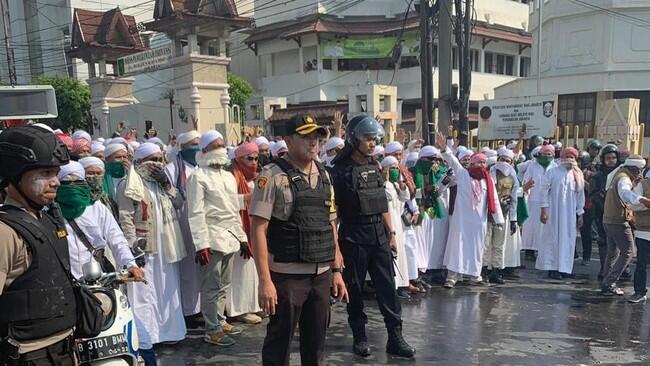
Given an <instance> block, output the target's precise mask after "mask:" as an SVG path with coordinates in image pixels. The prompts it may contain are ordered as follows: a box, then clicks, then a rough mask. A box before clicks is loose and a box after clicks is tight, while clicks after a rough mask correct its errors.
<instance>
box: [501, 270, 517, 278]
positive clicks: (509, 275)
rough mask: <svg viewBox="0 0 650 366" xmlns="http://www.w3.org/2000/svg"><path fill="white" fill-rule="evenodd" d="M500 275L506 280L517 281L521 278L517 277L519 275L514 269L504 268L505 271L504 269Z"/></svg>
mask: <svg viewBox="0 0 650 366" xmlns="http://www.w3.org/2000/svg"><path fill="white" fill-rule="evenodd" d="M501 275H502V276H503V278H504V279H506V280H518V279H520V278H521V276H519V273H517V270H516V269H514V268H506V269H504V270H503V271H502V272H501Z"/></svg>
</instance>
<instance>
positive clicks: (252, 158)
mask: <svg viewBox="0 0 650 366" xmlns="http://www.w3.org/2000/svg"><path fill="white" fill-rule="evenodd" d="M246 160H248V161H258V160H259V158H258V157H257V156H247V157H246Z"/></svg>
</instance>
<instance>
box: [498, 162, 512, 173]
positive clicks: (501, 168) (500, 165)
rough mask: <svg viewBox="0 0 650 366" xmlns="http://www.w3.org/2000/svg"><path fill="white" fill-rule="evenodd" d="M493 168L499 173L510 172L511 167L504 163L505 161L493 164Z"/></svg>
mask: <svg viewBox="0 0 650 366" xmlns="http://www.w3.org/2000/svg"><path fill="white" fill-rule="evenodd" d="M494 167H495V168H496V169H498V170H499V171H501V172H507V171H508V170H510V168H511V167H512V165H510V164H508V163H506V162H505V161H497V162H496V163H495V164H494Z"/></svg>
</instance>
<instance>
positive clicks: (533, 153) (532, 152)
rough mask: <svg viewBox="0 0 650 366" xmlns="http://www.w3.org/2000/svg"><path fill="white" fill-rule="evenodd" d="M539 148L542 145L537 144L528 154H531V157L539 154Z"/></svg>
mask: <svg viewBox="0 0 650 366" xmlns="http://www.w3.org/2000/svg"><path fill="white" fill-rule="evenodd" d="M541 149H542V145H538V146H536V147H535V148H534V149H533V151H531V153H530V155H531V156H533V157H535V156H537V155H539V151H540V150H541Z"/></svg>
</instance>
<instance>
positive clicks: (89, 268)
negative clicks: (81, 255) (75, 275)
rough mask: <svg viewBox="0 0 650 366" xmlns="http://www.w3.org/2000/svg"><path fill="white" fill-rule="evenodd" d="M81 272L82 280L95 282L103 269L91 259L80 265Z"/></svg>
mask: <svg viewBox="0 0 650 366" xmlns="http://www.w3.org/2000/svg"><path fill="white" fill-rule="evenodd" d="M81 271H82V273H83V277H84V281H86V282H95V281H97V280H99V279H100V278H101V277H102V274H103V271H102V266H100V265H99V263H97V261H93V260H91V261H90V262H88V263H85V264H84V265H83V266H82V267H81Z"/></svg>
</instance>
